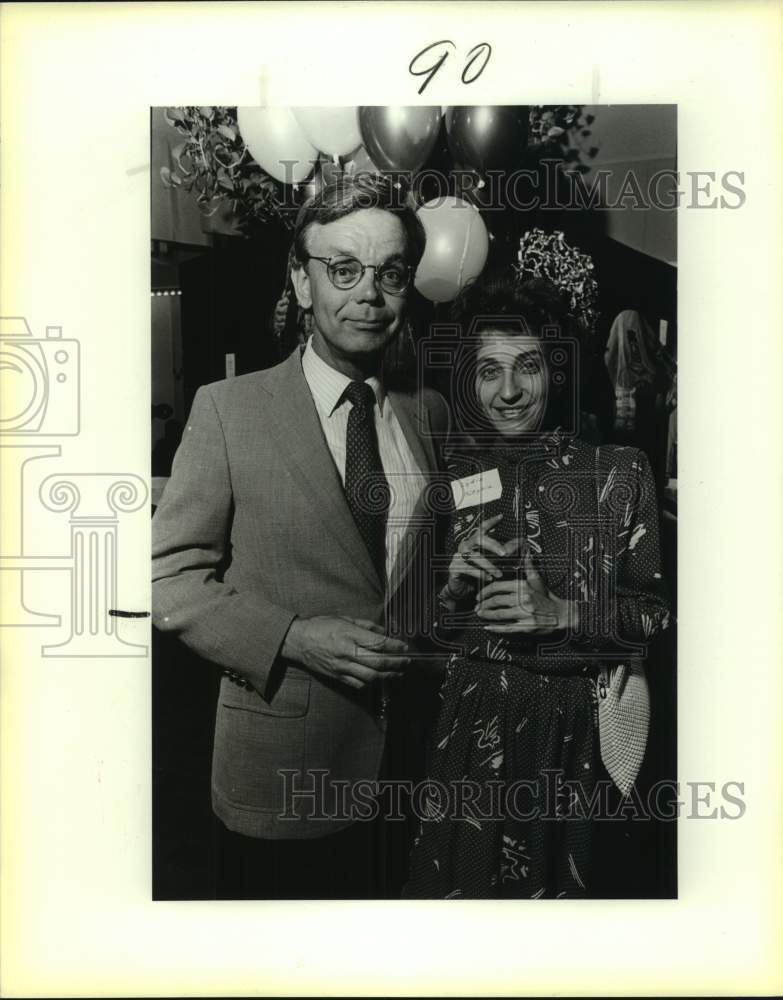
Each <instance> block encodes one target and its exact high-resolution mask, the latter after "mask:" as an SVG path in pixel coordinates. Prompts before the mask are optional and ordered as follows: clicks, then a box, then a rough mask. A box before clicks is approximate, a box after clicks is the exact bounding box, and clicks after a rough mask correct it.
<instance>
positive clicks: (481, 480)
mask: <svg viewBox="0 0 783 1000" xmlns="http://www.w3.org/2000/svg"><path fill="white" fill-rule="evenodd" d="M451 492H452V493H453V494H454V506H455V507H456V509H457V510H462V508H463V507H476V506H478V505H479V504H487V503H490V502H491V501H492V500H498V499H499V498H500V494H501V493H502V487H501V485H500V475H499V473H498V470H497V469H489V470H488V471H486V472H477V473H476V474H475V475H473V476H465V477H464V479H455V480H454V482H453V483H452V484H451Z"/></svg>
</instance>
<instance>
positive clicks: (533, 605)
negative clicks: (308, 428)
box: [404, 277, 668, 898]
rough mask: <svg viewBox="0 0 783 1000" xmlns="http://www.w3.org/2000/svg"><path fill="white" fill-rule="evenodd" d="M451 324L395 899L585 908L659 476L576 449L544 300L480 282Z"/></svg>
mask: <svg viewBox="0 0 783 1000" xmlns="http://www.w3.org/2000/svg"><path fill="white" fill-rule="evenodd" d="M461 314H462V316H467V317H469V318H470V317H474V320H473V323H472V325H471V327H470V331H469V336H468V337H467V339H466V340H465V341H464V342H463V348H464V349H463V352H462V356H461V357H462V358H463V360H464V359H465V358H467V359H469V363H468V366H467V368H465V367H463V366H461V365H457V366H455V370H457V373H458V374H457V380H456V381H457V384H456V386H455V389H456V398H455V399H453V400H452V403H453V406H454V409H455V413H456V414H457V418H458V422H459V423H460V424H461V425H462V430H463V431H464V430H466V429H467V430H469V431H470V435H469V437H468V436H467V435H466V436H465V437H464V439H462V440H461V441H460V440H458V441H457V444H456V445H454V447H453V451H452V454H451V458H450V461H449V471H450V474H451V476H452V492H453V495H454V510H453V513H452V517H451V524H450V530H449V543H448V544H449V552H448V555H450V556H451V557H452V558H451V563H450V566H449V573H448V580H447V582H446V583H445V586H444V587H443V589H442V591H441V592H440V596H439V603H440V606H441V608H440V622H439V625H440V629H439V632H438V637H439V638H440V639H441V640H447V641H448V642H449V644H450V645H451V647H452V648H453V649H454V652H452V653H451V655H450V657H449V662H448V667H447V671H446V676H445V679H444V683H443V686H442V688H441V692H440V699H441V703H440V711H439V715H438V719H437V722H436V726H435V730H434V733H433V737H432V740H431V748H430V754H431V756H430V767H429V785H428V794H427V795H426V796H425V801H424V803H423V806H422V808H421V810H420V813H419V814H420V816H421V817H422V821H421V824H420V827H419V832H418V835H417V837H416V839H415V841H414V848H413V851H412V855H411V869H410V876H409V881H408V884H407V886H406V890H405V893H404V894H405V895H406V896H408V897H414V898H415V897H419V898H444V897H445V898H455V897H462V898H493V897H508V896H511V897H526V898H530V897H534V898H541V897H544V896H549V897H561V898H562V897H566V896H567V897H571V896H580V895H585V894H587V893H588V892H589V887H590V859H591V822H590V818H589V816H590V808H591V807H590V803H591V800H592V801H593V803H595V801H596V800H595V799H594V796H595V793H596V780H597V778H598V776H600V775H601V774H603V773H605V772H604V771H603V767H604V766H605V767H606V769H607V771H608V774H609V775H611V778H612V781H613V782H614V783H615V785H616V786H617V788H619V790H620V792H621V793H623V794H626V793H627V792H628V791H629V790H630V788H631V787H632V785H633V781H634V779H635V777H636V774H637V773H638V769H639V765H640V763H641V758H642V755H643V753H644V745H645V741H646V734H647V721H648V718H649V701H648V698H647V690H646V685H645V681H644V672H643V656H644V644H645V643H647V642H648V641H649V640H650V639H651V637H652V636H653V635H654V633H655V632H656V631H658V630H659V629H660V628H665V627H666V625H667V623H668V610H667V601H666V591H665V585H664V582H663V580H662V578H661V573H660V568H659V555H658V514H657V509H656V502H655V490H654V484H653V479H652V475H651V472H650V469H649V465H648V462H647V459H646V458H645V456H644V454H643V453H642V452H640V451H638V450H636V449H632V448H619V447H615V446H611V445H607V446H602V447H600V448H596V447H593V446H590V445H587V444H585V443H583V442H581V441H580V440H579V439H578V438H577V437H576V436H575V428H574V427H573V420H574V419H575V417H574V414H576V413H577V412H578V403H577V401H576V399H574V398H573V394H572V387H573V386H575V385H576V384H577V382H578V380H577V377H576V376H577V372H576V371H575V370H574V368H575V359H574V358H573V353H574V351H573V344H572V342H570V341H569V340H568V339H567V338H563V337H562V335H558V334H557V331H556V328H555V327H553V325H552V324H553V322H556V321H557V320H558V319H559V318H560V317H559V316H558V306H557V293H556V292H555V290H554V289H553V288H552V287H551V286H548V285H546V284H544V283H542V282H535V283H527V284H524V285H522V284H520V283H519V282H517V281H516V280H515V279H514V278H513V277H509V278H499V279H488V280H483V281H481V280H480V281H479V282H478V283H477V284H475V285H474V286H472V287H471V288H470V289H468V291H467V292H466V294H465V296H464V298H463V300H462V302H461ZM463 332H464V326H463ZM569 369H570V370H569ZM460 371H468V372H469V376H468V377H467V378H464V379H460V378H459V372H460ZM601 758H603V760H601ZM599 801H600V800H599ZM599 808H600V806H599ZM422 814H423V815H422Z"/></svg>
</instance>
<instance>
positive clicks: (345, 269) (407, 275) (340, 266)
mask: <svg viewBox="0 0 783 1000" xmlns="http://www.w3.org/2000/svg"><path fill="white" fill-rule="evenodd" d="M307 259H308V260H319V261H320V262H321V263H322V264H325V265H326V273H327V275H328V276H329V280H330V281H331V283H332V284H333V285H334V287H335V288H339V289H341V290H342V291H347V290H348V289H349V288H354V287H355V286H356V285H358V284H359V282H360V281H361V280H362V278H363V277H364V272H365V271H366V270H367V268H368V267H371V268H372V269H373V270H374V271H375V280H376V282H377V283H378V284H379V285H380V286H381V288H382V289H383V290H384V292H386V293H387V294H388V295H403V294H404V293H405V292H406V291H407V290H408V287H409V286H410V283H411V278H412V276H413V268H412V267H411V266H410V264H403V263H402V262H401V261H390V262H389V263H388V264H362V262H361V261H360V260H357V259H356V257H345V256H341V257H314V256H313V255H312V254H308V255H307Z"/></svg>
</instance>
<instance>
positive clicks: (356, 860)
mask: <svg viewBox="0 0 783 1000" xmlns="http://www.w3.org/2000/svg"><path fill="white" fill-rule="evenodd" d="M151 120H152V163H153V169H152V171H151V185H152V191H151V205H152V219H151V234H152V265H151V275H152V288H151V302H152V341H153V353H152V360H153V370H152V387H153V390H152V431H153V450H152V467H153V475H154V477H155V478H154V479H153V484H154V489H155V491H156V495H155V501H154V506H155V513H154V517H153V522H152V533H153V542H152V555H153V576H152V579H153V590H152V595H153V605H152V612H153V616H152V620H153V626H154V628H155V633H154V635H155V648H154V651H153V678H154V688H153V722H154V724H153V775H154V780H153V794H154V843H153V850H154V868H153V871H154V894H155V898H160V899H199V898H216V899H225V898H228V899H278V898H283V899H287V898H304V899H375V898H400V897H401V896H402V897H404V898H411V899H417V898H423V899H428V898H432V899H456V898H459V899H505V898H525V899H542V898H561V899H562V898H566V899H568V898H576V897H584V896H588V897H598V898H619V897H625V898H629V897H631V898H633V897H635V898H671V897H675V896H676V894H677V864H676V835H675V827H674V824H673V823H672V817H673V816H674V815H675V812H672V804H673V802H674V800H675V798H676V781H677V774H676V718H677V715H676V707H677V706H676V696H675V692H676V624H675V623H676V528H677V379H676V375H677V360H676V359H677V334H678V330H677V247H676V196H675V197H674V198H673V197H672V194H673V189H674V188H675V187H676V176H677V159H676V151H677V109H676V106H672V105H615V106H611V107H610V106H606V107H602V106H600V105H599V106H546V105H543V106H542V105H531V106H519V105H512V106H499V105H489V106H453V107H444V108H442V107H440V106H432V107H427V106H416V107H378V106H370V107H344V108H339V107H338V108H335V107H328V108H318V107H308V108H285V107H280V108H243V107H240V108H231V107H168V108H154V109H153V110H152V115H151ZM730 180H731V179H730V178H729V179H727V181H726V183H727V184H730ZM722 194H723V196H725V197H731V196H732V192H731V191H730V190H729V188H727V189H726V190H725V191H723V192H722ZM733 196H734V197H735V198H736V192H735V193H734V194H733Z"/></svg>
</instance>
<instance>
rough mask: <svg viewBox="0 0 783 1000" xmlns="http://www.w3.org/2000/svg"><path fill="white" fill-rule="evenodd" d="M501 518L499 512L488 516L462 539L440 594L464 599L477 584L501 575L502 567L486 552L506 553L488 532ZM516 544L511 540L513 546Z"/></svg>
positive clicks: (501, 556)
mask: <svg viewBox="0 0 783 1000" xmlns="http://www.w3.org/2000/svg"><path fill="white" fill-rule="evenodd" d="M502 520H503V515H502V514H496V515H495V516H494V517H488V518H487V519H486V520H485V521H482V522H481V523H480V524H479V526H478V527H477V528H475V530H473V531H472V532H471V533H470V534H469V535H467V536H466V537H465V538H463V539H462V541H461V542H460V543H459V545H458V546H457V551H456V553H455V555H454V558H453V559H452V560H451V565H450V566H449V580H448V583H447V584H446V586H445V588H444V591H443V596H444V597H446V598H450V599H451V600H453V601H462V600H465V598H467V597H470V596H472V595H473V594H474V593H475V592H476V589H477V587H478V584H479V583H485V582H488V581H490V580H499V579H500V578H501V577H502V576H503V572H502V570H499V569H498V568H497V566H495V564H494V563H493V562H492V561H491V559H489V558H488V555H487V554H488V553H489V554H490V555H495V556H497V557H498V558H500V559H502V558H504V557H505V556H507V555H508V554H509V551H508V547H507V546H505V545H502V544H501V543H500V542H499V541H498V540H497V539H495V538H492V536H491V535H490V532H491V531H492V529H493V528H494V527H495V526H496V525H498V524H500V522H501V521H502ZM516 545H517V542H516V541H515V542H514V543H513V547H516Z"/></svg>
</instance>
